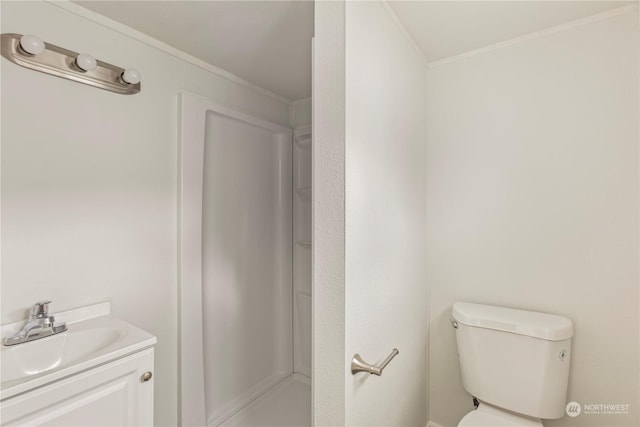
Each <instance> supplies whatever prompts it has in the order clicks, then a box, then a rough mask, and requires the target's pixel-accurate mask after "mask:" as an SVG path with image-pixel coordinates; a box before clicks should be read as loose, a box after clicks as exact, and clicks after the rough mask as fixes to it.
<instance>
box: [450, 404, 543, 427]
mask: <svg viewBox="0 0 640 427" xmlns="http://www.w3.org/2000/svg"><path fill="white" fill-rule="evenodd" d="M458 427H543V425H542V421H540V420H538V419H534V418H530V417H527V416H525V415H517V414H514V413H512V412H507V411H505V410H502V409H500V408H496V407H495V406H491V405H489V404H487V403H484V402H483V403H480V406H478V409H476V410H475V411H471V412H469V413H468V414H467V415H465V416H464V417H463V418H462V419H461V420H460V422H459V423H458Z"/></svg>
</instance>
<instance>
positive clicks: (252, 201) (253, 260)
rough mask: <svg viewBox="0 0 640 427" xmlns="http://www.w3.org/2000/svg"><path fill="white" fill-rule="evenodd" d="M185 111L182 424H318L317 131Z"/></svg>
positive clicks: (196, 100) (193, 103)
mask: <svg viewBox="0 0 640 427" xmlns="http://www.w3.org/2000/svg"><path fill="white" fill-rule="evenodd" d="M180 112H181V117H180V123H181V133H180V137H181V138H180V139H181V141H180V168H181V170H180V173H179V176H180V184H179V185H180V188H179V194H180V204H179V205H180V212H179V217H180V218H179V224H180V230H179V240H180V251H179V264H180V307H181V315H180V335H181V336H180V341H181V354H180V369H181V372H180V381H181V383H180V391H181V405H180V406H181V419H182V424H183V425H185V426H187V425H200V426H201V425H206V426H240V425H242V426H287V425H290V426H304V425H310V417H311V393H310V372H311V369H310V364H311V363H310V362H311V356H310V354H311V132H310V129H301V130H297V131H296V132H293V131H292V130H291V129H289V128H286V127H283V126H280V125H276V124H273V123H270V122H267V121H264V120H262V119H259V118H256V117H253V116H250V115H248V114H244V113H242V112H239V111H235V110H232V109H229V108H225V107H222V106H220V105H217V104H215V103H212V102H210V101H208V100H207V99H203V98H200V97H197V96H194V95H192V94H187V93H182V94H180Z"/></svg>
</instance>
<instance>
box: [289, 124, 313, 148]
mask: <svg viewBox="0 0 640 427" xmlns="http://www.w3.org/2000/svg"><path fill="white" fill-rule="evenodd" d="M293 137H294V138H293V139H294V141H295V142H296V146H297V147H298V148H301V149H308V148H311V139H312V133H311V127H305V128H302V129H296V130H295V131H293Z"/></svg>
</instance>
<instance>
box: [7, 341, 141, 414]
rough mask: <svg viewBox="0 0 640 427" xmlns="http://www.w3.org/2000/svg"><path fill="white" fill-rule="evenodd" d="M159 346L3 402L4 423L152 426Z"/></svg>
mask: <svg viewBox="0 0 640 427" xmlns="http://www.w3.org/2000/svg"><path fill="white" fill-rule="evenodd" d="M152 370H153V349H148V350H144V351H142V352H139V353H136V354H133V355H131V356H127V357H125V358H122V359H120V360H116V361H114V362H111V363H107V364H105V365H102V366H98V367H97V368H94V369H90V370H88V371H85V372H82V373H79V374H76V375H73V376H71V377H69V378H66V379H63V380H60V381H56V382H55V383H52V384H49V385H46V386H43V387H40V388H38V389H36V390H33V391H30V392H27V393H25V394H23V395H19V396H16V397H12V398H10V399H7V400H5V401H4V402H2V425H3V426H20V425H28V426H60V427H62V426H64V427H72V426H78V427H80V426H82V427H87V426H92V427H94V426H118V427H120V426H122V427H124V426H151V425H153V379H150V380H149V381H147V382H143V381H142V380H141V377H142V375H143V374H144V373H145V372H147V371H151V372H152Z"/></svg>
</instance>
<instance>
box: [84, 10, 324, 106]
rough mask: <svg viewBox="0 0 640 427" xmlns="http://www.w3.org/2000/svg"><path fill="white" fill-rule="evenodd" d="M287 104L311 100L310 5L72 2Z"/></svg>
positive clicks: (311, 14) (311, 32)
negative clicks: (214, 67) (285, 101)
mask: <svg viewBox="0 0 640 427" xmlns="http://www.w3.org/2000/svg"><path fill="white" fill-rule="evenodd" d="M75 3H77V4H79V5H80V6H82V7H85V8H87V9H90V10H92V11H94V12H97V13H99V14H101V15H104V16H107V17H109V18H111V19H113V20H115V21H118V22H121V23H123V24H125V25H128V26H129V27H132V28H134V29H136V30H138V31H140V32H143V33H145V34H148V35H150V36H152V37H154V38H156V39H158V40H160V41H162V42H164V43H166V44H168V45H171V46H173V47H175V48H178V49H180V50H182V51H183V52H186V53H188V54H190V55H193V56H195V57H196V58H199V59H201V60H203V61H205V62H208V63H209V64H212V65H215V66H216V67H218V68H222V69H224V70H226V71H229V72H231V73H232V74H235V75H236V76H238V77H240V78H242V79H244V80H247V81H249V82H251V83H254V84H256V85H258V86H260V87H262V88H264V89H267V90H269V91H271V92H273V93H275V94H278V95H280V96H282V97H284V98H287V99H289V100H292V101H293V100H297V99H302V98H307V97H309V96H311V38H312V37H313V2H312V1H75Z"/></svg>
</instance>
